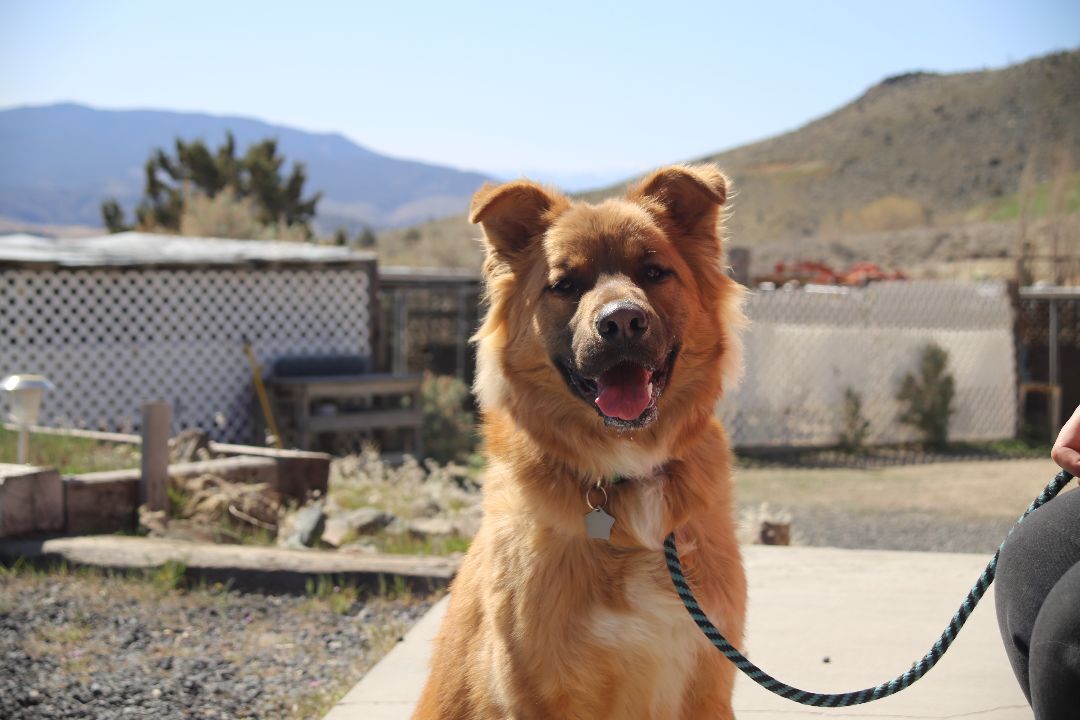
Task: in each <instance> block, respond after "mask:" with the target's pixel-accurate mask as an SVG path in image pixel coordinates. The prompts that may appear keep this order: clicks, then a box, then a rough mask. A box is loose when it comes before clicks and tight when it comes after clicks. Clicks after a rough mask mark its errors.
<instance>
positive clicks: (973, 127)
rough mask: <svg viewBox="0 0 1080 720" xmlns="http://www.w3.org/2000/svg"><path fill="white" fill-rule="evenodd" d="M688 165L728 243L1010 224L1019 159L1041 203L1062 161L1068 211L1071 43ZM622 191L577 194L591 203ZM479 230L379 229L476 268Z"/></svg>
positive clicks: (1076, 113) (920, 81) (463, 226)
mask: <svg viewBox="0 0 1080 720" xmlns="http://www.w3.org/2000/svg"><path fill="white" fill-rule="evenodd" d="M673 162H678V160H675V159H673ZM690 162H715V163H717V164H718V165H719V166H720V167H721V168H723V169H724V171H725V172H726V173H727V174H728V175H729V177H730V178H731V179H732V185H733V187H734V189H735V194H734V197H733V198H732V201H731V203H730V211H731V214H730V217H729V219H728V223H727V226H728V230H729V235H730V237H731V238H732V242H733V244H735V245H744V246H761V245H765V244H772V245H777V246H778V248H776V252H775V253H773V254H774V255H777V254H779V255H780V256H784V255H786V256H789V257H790V256H792V255H794V256H798V255H799V254H800V247H803V246H807V247H809V246H815V247H821V246H828V245H830V244H839V245H843V244H844V242H846V238H853V237H855V236H858V241H857V243H856V242H855V241H853V245H856V244H857V245H858V248H859V254H860V255H861V256H865V255H866V252H867V248H872V246H873V244H874V243H877V242H879V241H881V242H883V240H882V237H883V235H882V234H883V233H890V232H897V231H901V230H907V231H914V230H916V229H919V228H947V227H955V226H958V225H961V224H965V223H970V222H975V221H1001V220H1009V219H1013V218H1015V217H1016V216H1017V212H1018V211H1017V205H1018V202H1017V191H1018V188H1019V186H1020V180H1021V175H1022V174H1023V173H1024V169H1025V166H1027V167H1029V168H1030V170H1029V172H1030V175H1031V177H1032V182H1033V183H1034V184H1035V191H1036V195H1038V194H1039V193H1042V195H1041V197H1043V200H1045V196H1046V194H1047V185H1048V184H1049V182H1050V179H1051V178H1052V177H1053V176H1054V175H1055V174H1057V173H1059V172H1060V171H1059V170H1056V169H1055V167H1056V166H1057V165H1058V164H1059V163H1060V162H1065V163H1069V162H1071V168H1073V169H1074V171H1073V172H1072V174H1071V175H1070V176H1069V178H1068V180H1067V182H1068V184H1069V186H1068V192H1069V193H1070V195H1069V197H1070V199H1069V200H1068V203H1067V205H1068V209H1070V210H1077V209H1080V174H1077V173H1075V168H1077V167H1078V166H1080V51H1075V50H1074V51H1070V52H1062V53H1056V54H1053V55H1048V56H1045V57H1041V58H1037V59H1034V60H1031V61H1028V62H1025V63H1022V64H1018V65H1013V66H1010V67H1007V68H1004V69H1000V70H984V71H979V72H966V73H956V74H948V75H944V74H934V73H925V72H919V73H908V74H904V75H899V76H896V77H892V78H889V79H886V80H884V81H882V82H881V83H879V84H877V85H875V86H874V87H872V88H870V89H869V90H867V91H866V92H865V93H864V94H863V95H862V96H860V97H859V98H857V99H856V100H854V101H853V102H851V103H849V104H847V105H844V106H843V107H841V108H839V109H837V110H836V111H834V112H832V113H830V114H829V115H827V116H825V117H822V118H820V119H818V120H814V121H812V122H810V123H809V124H807V125H805V126H803V127H801V128H798V129H797V130H794V131H792V132H789V133H785V134H783V135H780V136H777V137H773V138H770V139H767V140H763V141H761V142H756V143H753V144H750V145H745V146H742V147H738V148H735V149H733V150H728V151H725V152H719V153H715V154H711V155H707V156H704V157H701V158H698V159H696V160H691V161H690ZM1065 172H1066V173H1068V172H1069V171H1068V170H1066V171H1065ZM625 187H626V184H625V183H620V184H618V185H613V186H611V187H607V188H603V189H600V190H596V191H592V192H588V193H584V194H582V195H581V197H582V198H584V199H587V200H591V201H598V200H601V199H603V198H605V197H610V196H612V195H615V194H619V193H621V192H623V191H624V190H625ZM1043 205H1045V202H1044V203H1043ZM1036 206H1037V208H1036V209H1038V207H1039V203H1038V202H1036ZM478 236H479V231H478V230H477V229H476V228H470V227H469V226H468V224H467V223H466V221H465V218H464V216H454V217H447V218H444V219H440V220H436V221H433V222H428V223H424V224H421V225H419V226H417V227H414V228H409V229H407V230H396V231H389V232H386V233H383V234H382V237H380V248H382V247H384V246H385V247H386V248H387V250H389V251H391V252H393V251H396V250H395V249H398V248H401V250H397V251H399V252H406V253H409V254H411V255H415V256H416V261H417V262H422V261H423V259H424V258H425V257H436V256H437V255H439V254H441V255H442V256H444V257H459V258H461V262H462V263H463V264H467V265H472V266H477V267H478V266H479V257H480V253H479V250H478V248H477V245H476V242H475V238H476V237H478ZM979 236H980V235H979V233H974V234H971V233H966V234H964V237H979ZM384 238H385V240H384ZM405 241H407V242H405ZM930 245H933V243H930ZM937 245H938V246H940V247H941V248H943V250H942V252H945V250H944V248H950V250H949V251H950V252H951V251H952V250H954V249H955V246H954V244H952V243H948V242H946V243H937ZM410 247H411V248H413V249H414V251H410V250H409V248H410ZM843 254H844V253H839V256H843ZM758 255H760V256H762V257H764V256H765V254H764V253H758ZM409 259H410V258H409V257H408V256H407V257H405V259H404V261H408V260H409ZM849 259H850V258H849Z"/></svg>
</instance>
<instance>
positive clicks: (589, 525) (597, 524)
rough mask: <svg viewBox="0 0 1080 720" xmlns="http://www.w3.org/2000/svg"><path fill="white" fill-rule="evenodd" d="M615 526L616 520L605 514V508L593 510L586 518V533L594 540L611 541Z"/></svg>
mask: <svg viewBox="0 0 1080 720" xmlns="http://www.w3.org/2000/svg"><path fill="white" fill-rule="evenodd" d="M614 524H615V518H613V517H611V516H610V515H608V514H607V513H606V512H604V508H599V507H598V508H593V510H592V512H590V513H589V514H587V515H586V516H585V533H586V534H587V535H588V536H589V537H590V538H592V539H593V540H610V539H611V526H612V525H614Z"/></svg>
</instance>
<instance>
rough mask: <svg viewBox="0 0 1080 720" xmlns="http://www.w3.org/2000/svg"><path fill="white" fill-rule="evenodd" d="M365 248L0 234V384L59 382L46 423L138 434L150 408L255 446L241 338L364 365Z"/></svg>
mask: <svg viewBox="0 0 1080 720" xmlns="http://www.w3.org/2000/svg"><path fill="white" fill-rule="evenodd" d="M376 285H377V270H376V258H375V254H374V253H370V252H356V251H352V250H348V249H345V248H332V247H319V246H315V245H306V244H300V243H285V242H263V241H244V240H223V239H218V238H195V237H178V236H170V235H157V234H148V233H137V232H128V233H119V234H116V235H107V236H102V237H91V238H80V239H57V238H44V237H37V236H32V235H6V236H0V376H4V375H7V374H10V373H15V372H34V373H40V374H42V375H45V376H47V377H48V378H49V379H50V380H51V381H52V382H53V383H54V384H55V386H56V389H55V390H54V391H53V392H51V393H49V395H48V397H47V398H46V401H45V405H44V407H43V412H42V424H43V425H53V426H75V427H84V428H93V429H99V430H113V431H126V432H132V431H136V430H138V429H139V428H138V424H139V408H140V405H141V403H142V402H144V401H146V400H148V399H162V400H166V401H168V402H170V403H172V405H173V416H174V422H175V423H176V428H174V429H177V430H178V429H181V428H185V427H199V428H202V429H204V430H206V431H207V432H208V433H209V434H210V435H211V437H213V438H214V439H216V440H220V441H224V442H246V441H249V440H252V439H253V438H252V434H253V431H254V428H255V424H254V423H253V418H252V407H253V403H252V396H251V393H252V382H251V380H252V378H251V370H250V368H249V366H248V363H247V360H246V358H245V355H244V350H243V344H244V340H245V338H246V339H248V340H250V342H251V344H252V348H253V350H254V352H255V355H256V357H257V358H258V359H259V361H260V363H262V364H263V365H264V366H269V364H270V363H272V362H273V361H274V360H275V359H277V358H278V357H281V356H286V355H324V354H325V355H358V356H362V357H371V355H372V349H373V347H374V337H375V325H374V323H375V319H376V313H374V312H373V308H374V301H375V291H376Z"/></svg>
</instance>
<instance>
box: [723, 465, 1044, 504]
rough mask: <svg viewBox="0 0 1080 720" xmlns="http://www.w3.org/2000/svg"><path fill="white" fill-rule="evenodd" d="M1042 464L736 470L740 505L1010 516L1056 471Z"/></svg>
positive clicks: (1027, 501) (1028, 501)
mask: <svg viewBox="0 0 1080 720" xmlns="http://www.w3.org/2000/svg"><path fill="white" fill-rule="evenodd" d="M1058 469H1059V468H1058V467H1057V466H1056V465H1054V463H1053V462H1052V461H1051V460H1050V459H1049V458H1047V459H1046V460H1007V461H994V462H990V461H980V462H955V463H953V462H950V463H939V464H934V465H905V466H901V467H890V468H880V469H872V470H834V469H828V470H802V469H788V468H780V469H777V468H765V469H753V470H736V473H735V482H736V491H735V492H736V498H737V500H738V502H739V504H740V505H751V504H757V503H763V502H768V503H769V504H770V505H776V506H778V507H780V506H785V505H801V506H816V507H822V506H829V507H837V508H842V509H848V510H852V511H861V510H866V511H918V512H942V513H948V514H950V515H960V516H964V517H971V518H978V517H995V518H996V517H1001V518H1009V519H1015V518H1017V517H1019V516H1020V515H1021V514H1022V513H1023V512H1024V510H1026V509H1027V506H1028V505H1029V504H1030V503H1031V501H1032V500H1033V499H1034V498H1035V496H1036V495H1038V494H1039V491H1040V490H1041V489H1042V488H1044V487H1045V486H1046V484H1047V483H1048V482H1050V480H1051V479H1052V478H1053V477H1054V475H1055V474H1056V473H1057V471H1058Z"/></svg>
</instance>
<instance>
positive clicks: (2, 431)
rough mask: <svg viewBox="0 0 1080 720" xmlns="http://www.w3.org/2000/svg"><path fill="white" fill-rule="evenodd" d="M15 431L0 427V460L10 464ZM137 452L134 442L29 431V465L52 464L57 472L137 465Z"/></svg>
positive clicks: (13, 457)
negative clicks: (132, 443) (117, 441)
mask: <svg viewBox="0 0 1080 720" xmlns="http://www.w3.org/2000/svg"><path fill="white" fill-rule="evenodd" d="M18 442H19V433H17V432H14V431H11V430H8V429H6V428H4V427H0V463H13V462H15V460H16V455H17V454H18ZM140 458H141V454H140V452H139V448H138V447H136V446H134V445H125V444H122V443H111V442H102V441H100V440H90V439H88V438H81V437H70V436H67V435H53V434H51V433H30V456H29V457H28V458H27V459H28V460H29V461H30V464H31V465H37V466H42V467H48V466H52V467H55V468H56V469H57V470H59V471H60V474H61V475H78V474H80V473H88V472H101V471H104V470H123V469H126V468H133V467H138V465H139V460H140Z"/></svg>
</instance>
